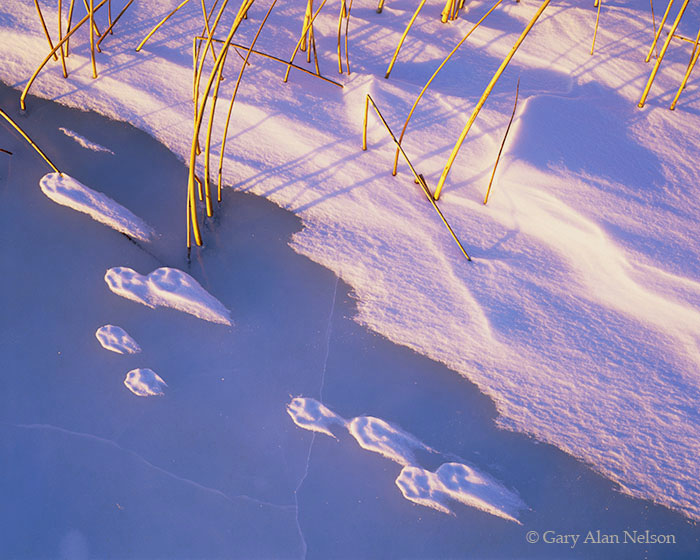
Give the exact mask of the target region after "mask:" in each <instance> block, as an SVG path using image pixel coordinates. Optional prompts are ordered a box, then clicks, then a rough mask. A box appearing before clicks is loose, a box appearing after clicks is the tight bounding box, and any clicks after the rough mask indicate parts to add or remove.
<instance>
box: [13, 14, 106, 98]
mask: <svg viewBox="0 0 700 560" xmlns="http://www.w3.org/2000/svg"><path fill="white" fill-rule="evenodd" d="M106 2H107V0H101V1H100V3H99V4H98V5H97V6H96V7H95V9H94V11H95V12H96V11H97V10H99V9H100V8H101V7H102V6H104V5H105V3H106ZM89 19H90V14H87V15H86V16H85V17H83V19H81V20H80V21H79V22H78V24H77V25H76V26H75V27H73V29H71V30H70V31H69V32H68V33H67V34H66V36H65V37H64V38H63V40H62V41H60V42H59V43H58V44H57V45H56V46H55V47H54V48H53V50H52V51H51V52H50V53H49V54H48V55H46V58H45V59H44V60H43V62H42V63H41V64H40V65H39V67H38V68H37V69H36V70H35V71H34V74H32V77H31V78H29V81H28V82H27V85H25V86H24V90H23V91H22V95H20V98H19V104H20V107H21V109H22V110H23V111H24V110H26V108H27V107H26V104H25V102H24V99H25V97H27V92H28V91H29V88H30V87H32V84H33V83H34V80H36V77H37V76H38V75H39V72H41V69H42V68H43V67H44V66H46V63H47V62H48V61H49V60H50V59H51V57H52V56H53V55H54V54H55V53H56V51H57V50H58V49H59V48H61V45H63V44H64V43H65V42H67V41H68V39H69V38H70V37H71V35H73V33H75V32H76V31H77V30H78V29H80V27H81V26H82V25H83V24H84V23H85V22H86V21H88V20H89Z"/></svg>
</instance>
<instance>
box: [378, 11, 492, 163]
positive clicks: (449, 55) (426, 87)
mask: <svg viewBox="0 0 700 560" xmlns="http://www.w3.org/2000/svg"><path fill="white" fill-rule="evenodd" d="M501 2H503V0H497V2H496V3H495V4H494V5H493V6H491V8H490V9H489V11H488V12H486V13H485V14H484V15H483V16H481V19H480V20H479V21H477V22H476V23H475V24H474V25H473V26H472V28H471V29H470V30H469V31H468V32H467V34H466V35H465V36H464V37H463V38H462V40H461V41H460V42H459V43H457V44H456V45H455V46H454V48H453V49H452V50H451V51H450V53H449V54H448V55H447V56H446V57H445V60H443V61H442V63H441V64H440V66H438V67H437V69H436V70H435V72H433V75H432V76H430V79H429V80H428V81H427V82H426V84H425V85H424V86H423V89H422V90H421V91H420V93H419V94H418V97H416V100H415V101H414V102H413V105H412V106H411V110H410V111H409V112H408V116H407V117H406V122H405V123H404V124H403V128H402V129H401V135H400V136H399V144H400V143H401V142H402V141H403V136H404V134H405V133H406V128H407V127H408V121H410V120H411V116H412V115H413V112H414V111H415V110H416V107H417V106H418V102H419V101H420V100H421V98H422V97H423V94H424V93H425V92H426V90H427V89H428V86H430V84H431V83H432V81H433V80H434V79H435V76H437V75H438V73H439V72H440V70H442V68H443V66H445V64H447V61H448V60H450V58H451V57H452V55H453V54H454V53H456V52H457V49H459V47H461V46H462V45H463V44H464V42H465V41H466V40H467V39H468V38H469V36H470V35H471V34H472V33H473V32H474V30H475V29H476V28H477V27H479V25H481V23H482V22H483V21H484V20H485V19H486V18H487V17H488V16H489V15H490V14H491V13H492V12H493V11H494V10H495V9H496V8H497V7H498V5H499V4H500V3H501ZM398 164H399V149H398V148H397V149H396V154H394V168H393V170H392V172H391V174H392V175H396V168H397V167H398Z"/></svg>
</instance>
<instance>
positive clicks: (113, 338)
mask: <svg viewBox="0 0 700 560" xmlns="http://www.w3.org/2000/svg"><path fill="white" fill-rule="evenodd" d="M95 337H97V340H99V342H100V344H101V345H102V347H103V348H105V349H106V350H111V351H112V352H116V353H117V354H138V353H139V352H141V347H140V346H139V345H138V344H137V342H136V341H135V340H134V339H133V338H131V337H130V336H129V334H128V333H127V332H126V331H125V330H124V329H122V328H121V327H117V326H115V325H104V326H102V327H100V328H99V329H97V331H96V332H95Z"/></svg>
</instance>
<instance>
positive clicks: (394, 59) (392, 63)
mask: <svg viewBox="0 0 700 560" xmlns="http://www.w3.org/2000/svg"><path fill="white" fill-rule="evenodd" d="M424 5H425V0H421V1H420V4H418V7H417V8H416V11H415V12H413V16H412V17H411V21H409V22H408V25H407V26H406V29H404V31H403V35H401V39H399V44H398V45H396V50H395V51H394V56H392V57H391V62H390V63H389V67H388V68H387V69H386V74H385V75H384V77H385V78H387V79H389V74H391V69H392V68H393V67H394V64H395V63H396V57H398V56H399V50H400V49H401V45H403V42H404V41H405V40H406V35H408V31H409V29H411V26H412V25H413V22H414V21H416V18H417V17H418V14H419V13H420V11H421V9H422V8H423V6H424ZM338 49H340V46H339V47H338ZM338 52H340V50H339V51H338Z"/></svg>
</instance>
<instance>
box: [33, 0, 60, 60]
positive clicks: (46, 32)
mask: <svg viewBox="0 0 700 560" xmlns="http://www.w3.org/2000/svg"><path fill="white" fill-rule="evenodd" d="M34 7H35V8H36V13H37V14H39V21H40V22H41V27H42V29H43V30H44V35H46V40H47V41H48V42H49V47H51V50H52V51H53V59H54V60H58V56H57V55H56V52H55V51H54V50H53V42H52V41H51V35H49V30H48V29H47V27H46V22H45V21H44V16H43V14H42V13H41V8H40V7H39V0H34Z"/></svg>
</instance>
